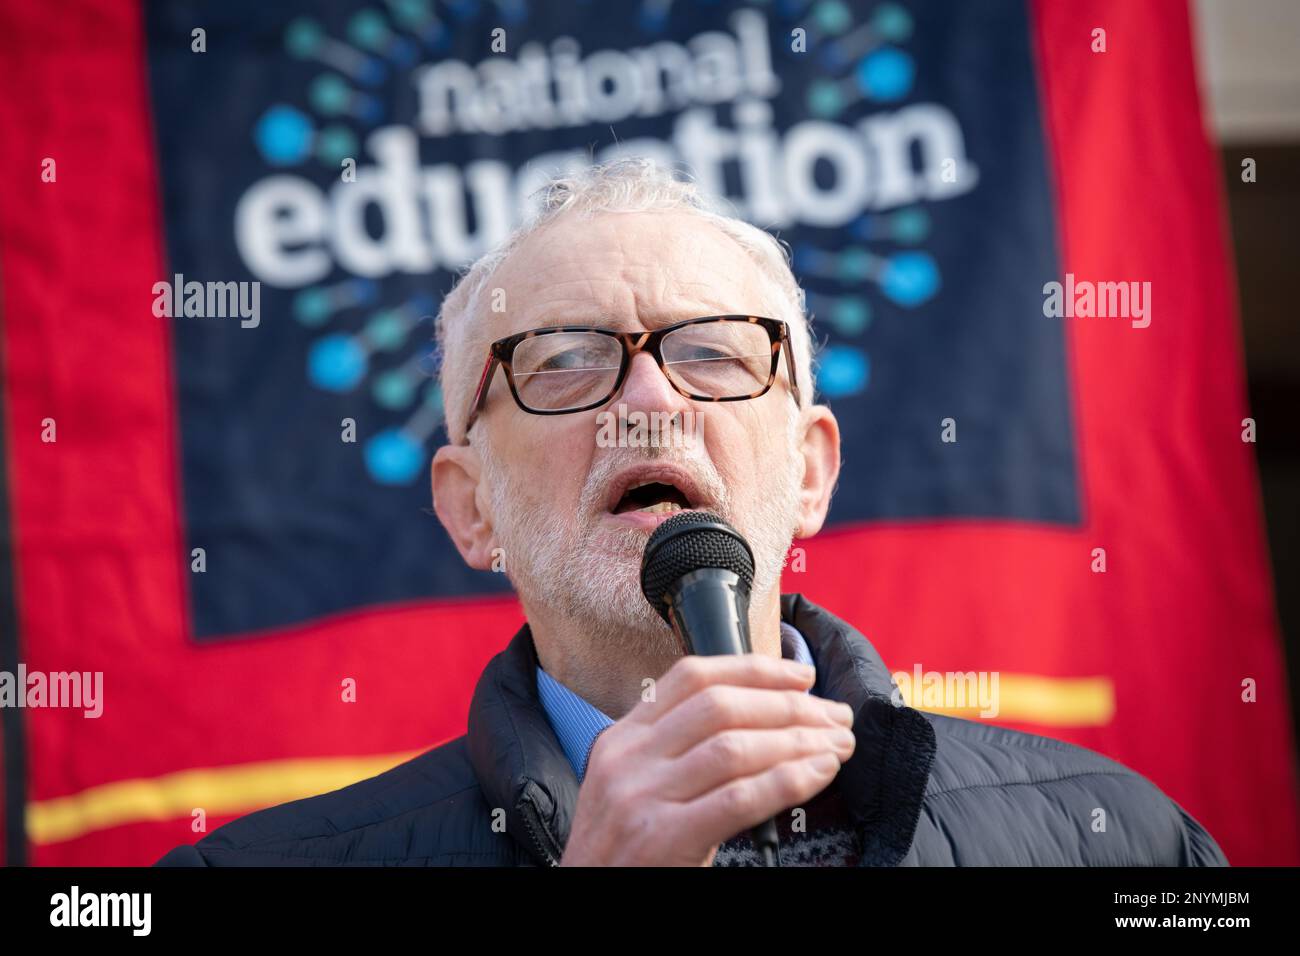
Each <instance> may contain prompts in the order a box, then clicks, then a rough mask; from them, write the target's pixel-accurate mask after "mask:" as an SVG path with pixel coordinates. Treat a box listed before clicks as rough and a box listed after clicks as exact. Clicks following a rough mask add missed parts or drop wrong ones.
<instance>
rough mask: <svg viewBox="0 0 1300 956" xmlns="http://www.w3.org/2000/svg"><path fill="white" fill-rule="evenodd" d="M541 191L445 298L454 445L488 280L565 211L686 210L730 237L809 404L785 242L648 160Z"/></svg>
mask: <svg viewBox="0 0 1300 956" xmlns="http://www.w3.org/2000/svg"><path fill="white" fill-rule="evenodd" d="M541 193H542V201H541V204H540V207H539V208H538V209H537V211H536V213H535V214H534V215H533V216H532V217H531V218H529V219H528V220H526V221H525V222H524V223H523V225H521V226H519V228H517V229H516V230H515V231H514V232H512V233H511V234H510V235H509V236H507V237H506V239H505V240H504V241H503V242H502V243H501V244H500V245H498V246H497V247H496V248H495V249H493V250H492V251H490V252H488V253H485V254H484V255H483V256H482V257H481V258H479V259H478V260H477V261H476V262H475V263H474V264H473V265H472V266H470V268H469V269H468V270H467V271H466V272H465V274H464V275H463V276H462V277H461V278H460V280H459V281H458V282H457V283H456V285H455V286H454V287H453V288H452V290H451V291H450V292H449V293H448V294H447V296H446V298H444V299H443V302H442V308H441V309H440V311H439V313H438V319H437V324H436V337H437V346H438V355H439V358H440V361H439V366H438V379H439V384H440V386H441V388H442V395H443V408H444V410H445V415H446V418H447V434H448V436H449V438H450V439H451V441H453V442H457V443H458V442H460V441H461V440H462V439H463V438H464V435H465V421H466V419H467V418H468V417H469V405H470V402H471V401H472V400H473V397H474V396H473V394H472V390H473V389H474V387H475V386H476V385H477V380H476V377H477V375H478V374H479V372H480V371H481V366H480V365H479V363H478V361H476V357H477V351H470V352H468V354H467V350H469V349H471V348H472V347H473V346H474V345H476V344H477V341H478V339H480V338H482V336H481V335H480V336H475V334H474V331H475V326H476V325H477V323H476V322H475V321H474V319H475V317H476V316H477V315H478V314H479V302H480V297H481V295H482V293H483V290H484V288H485V287H486V286H487V283H488V280H489V279H490V278H491V277H492V274H493V273H494V272H495V271H496V270H497V268H498V267H500V265H501V263H503V262H504V261H505V260H506V258H507V257H508V256H509V255H510V254H511V253H512V252H514V251H515V250H516V249H517V248H518V247H519V245H520V244H521V243H522V242H523V241H524V240H525V239H527V238H528V236H530V235H532V233H534V232H536V231H537V230H538V229H541V228H542V227H543V226H546V225H548V224H550V223H552V222H554V221H555V220H556V219H557V218H558V217H560V216H562V215H565V214H567V213H573V214H576V215H581V216H591V215H594V214H597V213H605V212H650V211H656V212H669V211H671V212H684V213H689V214H690V215H694V216H699V217H700V218H701V219H704V220H706V221H708V222H710V223H712V224H713V225H714V226H716V227H717V228H718V229H720V230H721V231H722V232H723V233H725V234H726V235H728V236H730V237H731V238H732V239H733V240H735V241H736V242H737V243H738V244H739V245H740V246H741V248H742V249H744V250H745V252H746V253H748V254H749V256H750V257H751V258H752V259H753V260H754V261H755V262H756V263H757V265H758V266H759V268H760V269H761V270H762V272H763V275H764V276H765V277H766V278H767V279H768V280H769V282H770V283H771V286H772V290H771V291H772V292H774V293H775V296H774V302H775V303H776V304H777V305H781V306H782V307H783V309H784V312H785V314H784V315H780V316H773V318H782V319H784V320H785V321H786V323H787V324H788V325H789V327H790V336H791V339H792V342H793V345H794V355H795V368H796V375H797V377H798V385H799V390H800V396H801V401H802V404H803V405H805V406H806V405H808V404H810V403H811V401H812V396H813V378H812V373H813V355H812V335H811V333H810V331H809V320H808V316H807V313H806V310H805V307H804V295H803V290H802V289H800V288H799V284H798V283H797V282H796V281H795V278H794V273H793V272H792V271H791V269H790V254H789V249H788V248H787V246H786V245H785V244H784V243H782V242H781V241H780V240H778V239H776V238H775V237H774V236H772V235H771V234H770V233H767V232H765V231H763V230H762V229H759V228H758V227H757V226H753V225H751V224H749V223H748V222H745V221H744V220H743V219H739V218H737V217H735V216H732V215H729V214H727V213H726V212H723V211H721V210H720V209H719V208H718V205H717V204H716V201H713V200H710V199H709V198H708V197H706V196H705V194H704V193H702V192H700V190H699V189H698V187H696V185H695V184H694V183H692V182H684V181H682V180H679V179H676V178H675V177H674V176H673V174H672V172H671V171H669V170H667V169H665V168H664V167H662V166H660V165H658V164H656V163H655V162H653V161H652V160H649V159H645V158H640V157H636V158H625V159H618V160H614V161H612V162H609V163H603V164H599V165H595V166H590V167H587V168H585V169H583V170H581V171H579V172H577V173H575V174H572V175H567V176H562V177H557V178H555V179H552V180H551V181H550V182H549V183H548V184H547V185H546V186H544V187H543V188H542V190H541Z"/></svg>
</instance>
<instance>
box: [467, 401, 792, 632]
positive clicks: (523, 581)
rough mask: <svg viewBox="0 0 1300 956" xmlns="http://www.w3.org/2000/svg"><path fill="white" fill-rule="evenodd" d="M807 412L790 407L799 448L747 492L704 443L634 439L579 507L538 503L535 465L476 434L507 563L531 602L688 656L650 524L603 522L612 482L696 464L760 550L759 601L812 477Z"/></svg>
mask: <svg viewBox="0 0 1300 956" xmlns="http://www.w3.org/2000/svg"><path fill="white" fill-rule="evenodd" d="M798 419H799V416H798V412H797V410H795V409H792V410H791V414H790V416H789V417H788V423H789V428H788V431H789V439H790V440H789V442H787V443H786V447H787V448H789V449H790V454H789V455H788V456H787V457H786V459H785V460H784V461H783V462H781V463H780V467H779V468H774V469H773V470H772V472H771V473H770V474H769V476H768V481H767V482H766V483H764V485H763V486H762V487H761V488H755V489H753V490H752V500H751V496H750V495H746V496H745V500H743V501H742V500H738V496H736V495H735V494H733V493H732V492H731V490H730V489H729V488H728V487H727V484H726V482H724V481H723V479H722V477H721V475H719V474H718V472H717V470H716V468H715V467H714V466H713V463H712V462H711V461H709V460H708V458H707V457H705V456H704V454H703V449H702V447H699V448H696V449H694V450H693V451H682V450H680V449H674V448H667V447H658V448H656V447H653V446H643V447H631V448H622V449H616V450H612V451H610V452H609V453H608V454H606V455H605V456H603V457H598V458H597V459H596V461H595V463H594V464H593V466H592V469H591V472H590V473H589V474H588V476H587V480H586V482H585V483H584V485H583V489H582V494H581V495H580V498H579V503H578V511H577V514H576V515H568V514H564V513H561V512H560V511H558V510H556V509H555V508H553V507H551V506H550V505H548V504H546V503H544V502H538V503H533V502H532V498H531V497H530V495H529V494H528V493H527V491H525V489H528V490H535V489H536V488H537V485H538V479H537V477H536V476H535V475H529V476H527V477H524V476H518V477H516V476H514V475H511V474H508V473H506V472H504V471H503V469H501V468H500V467H499V463H498V462H497V461H495V460H494V458H493V456H492V454H491V451H490V449H489V448H487V447H486V443H483V444H476V447H477V448H478V450H479V455H480V459H481V461H482V464H483V478H484V480H485V481H486V482H487V483H488V488H489V494H490V498H491V502H492V518H493V522H494V528H495V531H496V536H497V539H498V544H499V546H500V547H501V548H502V549H503V550H504V564H505V573H506V576H507V577H508V578H509V580H510V583H511V584H512V585H513V586H514V588H515V591H516V592H517V593H518V594H519V597H520V599H521V600H522V601H523V603H524V605H525V606H526V607H528V606H531V607H545V608H547V609H548V610H549V611H551V612H552V613H555V614H557V615H559V616H561V617H563V618H564V619H566V620H569V621H573V622H575V623H576V624H578V625H579V627H580V628H581V629H582V631H583V632H584V633H586V634H588V635H589V636H590V638H591V640H592V641H599V642H602V643H604V644H607V645H609V646H610V647H618V648H621V649H622V650H623V651H624V652H625V653H628V654H633V655H637V656H642V655H653V656H663V657H667V656H679V655H680V654H681V653H682V647H681V644H680V642H679V641H678V640H677V638H676V636H675V635H674V634H673V632H672V630H671V629H670V628H669V627H668V625H667V624H666V623H665V622H664V620H663V618H661V617H660V616H659V614H658V613H657V612H656V611H655V609H654V608H652V607H651V606H650V603H649V602H648V601H647V600H646V599H645V596H644V595H643V594H642V592H641V556H642V553H643V552H644V551H645V545H646V542H647V541H648V540H649V538H650V533H651V532H649V531H646V530H641V529H634V528H609V527H601V519H602V517H603V515H604V514H605V505H606V494H607V491H608V488H609V482H610V480H611V479H612V478H613V476H614V475H615V474H617V473H618V472H619V471H621V470H623V469H624V468H626V467H627V466H628V465H629V464H632V463H633V462H637V461H645V460H650V461H671V462H673V463H674V464H678V465H680V466H681V467H682V468H684V469H686V470H687V471H689V473H690V474H691V475H692V477H693V478H694V480H695V481H696V483H697V484H698V486H699V490H700V493H701V495H702V497H703V500H705V501H708V502H710V504H709V506H708V508H709V510H711V511H714V512H715V513H717V514H718V515H720V516H721V517H722V518H723V519H724V520H726V521H727V522H728V523H730V524H731V525H732V526H733V527H734V528H736V530H737V531H739V532H740V533H741V534H742V535H744V537H745V539H746V540H747V541H748V542H749V545H750V548H751V549H752V550H753V552H754V583H753V587H752V589H751V598H750V606H751V608H758V607H761V606H762V603H763V602H764V601H765V600H766V598H767V597H768V596H769V595H770V594H771V592H772V589H773V588H776V587H778V586H779V585H780V579H781V569H782V568H783V566H784V564H785V559H786V555H787V553H788V551H789V549H790V542H791V540H792V539H793V537H794V530H795V527H796V524H797V514H798V507H799V490H800V485H801V483H802V480H803V466H802V459H801V458H800V457H799V456H798V455H796V454H795V453H794V450H795V444H794V437H795V425H796V424H797V422H798Z"/></svg>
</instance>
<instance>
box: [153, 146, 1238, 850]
mask: <svg viewBox="0 0 1300 956" xmlns="http://www.w3.org/2000/svg"><path fill="white" fill-rule="evenodd" d="M438 336H439V343H440V346H441V352H442V366H441V372H440V374H441V382H442V388H443V396H444V404H445V408H446V416H447V433H448V436H449V442H450V443H449V444H447V445H445V446H444V447H442V448H440V449H439V450H438V452H437V454H436V455H435V456H434V459H433V467H432V484H433V500H434V507H435V509H436V511H437V514H438V517H439V519H440V520H441V521H442V524H443V526H444V527H445V528H446V529H447V532H448V534H449V535H450V537H451V539H452V541H453V542H455V545H456V547H457V549H458V550H459V551H460V554H461V555H462V557H463V558H464V559H465V561H466V562H467V563H468V564H469V565H471V566H472V567H475V568H480V569H488V568H492V567H494V566H495V567H502V566H504V570H505V572H506V574H507V576H508V578H509V580H510V582H511V584H512V585H513V586H514V588H515V590H516V592H517V593H518V596H519V599H520V602H521V603H522V605H523V608H524V611H525V614H526V616H527V623H526V624H525V625H524V627H523V628H522V629H521V630H520V631H519V632H518V633H517V634H516V635H515V636H514V638H513V639H512V640H511V641H510V643H509V646H508V647H507V648H506V649H505V650H504V651H502V652H501V653H500V654H498V655H497V656H496V657H494V658H493V659H492V661H491V662H490V663H489V664H488V666H487V668H486V670H485V671H484V672H483V674H482V676H481V677H480V679H479V682H478V685H477V687H476V689H475V692H474V696H473V700H472V703H471V705H470V712H469V719H468V730H467V733H466V734H465V735H464V736H462V737H459V738H457V739H456V740H453V741H451V742H449V743H446V744H444V745H442V746H440V747H437V748H435V749H433V750H430V751H429V752H427V753H425V754H423V755H421V756H419V757H417V758H415V759H414V760H411V761H409V762H407V763H405V764H403V765H401V766H399V767H396V768H394V769H392V770H390V771H388V772H386V773H383V774H380V775H379V776H377V777H374V778H372V779H369V780H365V781H362V782H360V783H357V784H354V785H352V786H349V787H345V788H343V789H341V790H337V791H335V792H333V793H327V794H324V795H321V796H317V797H312V798H308V799H304V800H298V801H294V802H292V803H287V804H284V805H282V806H278V807H273V808H271V809H267V810H262V811H259V812H257V813H253V814H249V815H248V816H246V817H243V818H241V819H239V820H237V821H235V822H233V823H230V824H228V825H226V826H224V827H221V828H220V829H218V830H216V831H215V832H213V833H212V834H210V835H209V836H207V837H206V838H204V839H203V840H201V841H200V842H199V843H198V844H197V845H195V846H182V847H178V848H176V849H175V850H172V851H171V852H170V853H168V854H167V855H166V856H165V857H163V859H162V860H161V861H160V864H162V865H209V866H223V865H250V864H263V865H294V864H309V865H331V864H350V865H360V864H373V865H393V864H425V865H475V866H482V865H488V866H494V865H552V866H554V865H561V866H593V865H670V866H679V865H680V866H711V865H712V866H724V865H725V866H734V865H764V864H771V863H777V864H778V865H783V866H800V865H805V866H806V865H812V866H859V865H861V866H893V865H921V866H948V865H1119V866H1199V865H1225V864H1226V863H1227V861H1226V859H1225V858H1224V855H1223V853H1222V851H1221V850H1220V849H1219V847H1218V845H1217V844H1216V843H1215V841H1214V839H1213V838H1212V837H1211V836H1210V835H1209V834H1208V833H1207V832H1206V831H1205V830H1204V828H1202V827H1201V826H1200V825H1199V824H1198V823H1197V822H1196V821H1195V820H1194V819H1192V817H1191V816H1189V815H1188V814H1187V813H1186V812H1185V811H1184V810H1183V809H1182V808H1181V807H1180V806H1179V805H1178V804H1177V803H1175V802H1174V801H1172V800H1171V799H1169V798H1168V797H1167V796H1165V795H1164V794H1163V793H1162V792H1161V791H1160V790H1159V789H1158V788H1157V787H1155V785H1154V784H1152V783H1151V782H1150V781H1148V780H1146V779H1145V778H1144V777H1142V776H1140V775H1139V774H1137V773H1134V772H1133V771H1130V770H1128V769H1126V768H1125V767H1123V766H1121V765H1119V764H1117V763H1115V762H1114V761H1112V760H1110V759H1107V758H1106V757H1103V756H1101V755H1100V754H1097V753H1094V752H1092V751H1090V750H1086V749H1083V748H1080V747H1076V746H1072V745H1069V744H1065V743H1061V742H1058V741H1054V740H1050V739H1047V738H1044V737H1038V736H1033V735H1029V734H1023V733H1017V732H1013V731H1010V730H1005V729H1002V728H998V727H994V726H991V725H986V724H981V723H975V722H972V721H965V720H959V719H956V718H952V717H946V716H940V715H936V714H929V713H922V712H920V711H917V710H914V709H912V708H910V707H906V706H903V705H902V701H901V699H900V698H899V696H898V693H897V688H896V687H895V686H894V685H893V682H892V680H891V678H890V674H889V671H888V670H887V669H886V667H885V664H884V662H883V661H882V660H881V658H880V656H879V655H878V654H877V653H876V651H875V649H874V648H873V647H872V646H871V644H870V643H868V642H867V640H866V639H865V638H864V637H863V636H862V635H861V634H859V633H858V632H857V631H855V630H854V629H853V628H852V627H850V626H849V625H848V624H846V623H845V622H844V621H841V620H839V619H838V618H836V617H835V616H834V615H833V614H832V613H830V612H829V611H827V610H824V609H822V608H820V607H817V606H816V605H814V604H812V603H811V602H809V601H807V600H805V599H804V598H802V597H801V596H800V595H797V594H786V595H782V594H781V592H780V577H781V570H782V566H783V564H784V561H785V556H786V554H787V552H788V550H789V547H790V544H791V541H792V539H793V538H796V537H798V538H803V537H808V536H810V535H813V534H816V533H817V531H818V530H819V529H820V528H821V526H822V523H823V521H824V520H825V517H826V513H827V510H828V508H829V505H830V499H831V494H832V492H833V491H834V488H835V484H836V480H837V477H838V475H839V465H840V442H839V429H838V427H837V425H836V421H835V417H834V415H833V414H832V413H831V411H830V409H829V408H827V407H826V406H823V405H818V404H815V403H814V401H813V399H814V395H813V379H812V358H813V356H812V338H811V335H810V333H809V328H808V320H807V317H806V315H805V313H804V309H803V301H802V296H801V294H800V291H799V288H798V286H797V284H796V282H795V279H794V276H793V275H792V273H791V271H790V268H789V265H788V261H787V259H786V257H785V254H784V252H783V249H782V247H781V246H780V245H779V244H778V243H777V242H776V241H775V240H774V239H773V238H772V237H771V236H770V235H768V234H767V233H765V232H763V231H762V230H759V229H757V228H755V227H753V226H750V225H748V224H747V223H744V222H742V221H740V220H737V219H733V218H729V217H727V216H725V215H722V214H720V213H718V212H715V211H713V210H712V209H710V208H709V207H708V205H707V204H706V203H705V202H704V200H703V199H702V198H701V197H700V195H699V194H698V193H697V192H696V190H695V189H694V187H692V186H691V185H689V184H686V183H681V182H678V181H676V180H675V179H673V177H672V176H671V175H669V174H668V173H667V172H665V171H663V170H661V169H658V168H656V167H655V166H654V165H652V164H650V163H648V162H644V161H639V160H627V161H622V162H618V163H613V164H609V165H606V166H601V167H595V168H593V169H591V170H589V171H587V172H584V173H582V174H580V175H578V176H575V177H572V178H568V179H561V180H557V181H555V182H553V183H552V184H551V186H550V187H549V188H548V190H547V192H546V195H545V199H544V201H543V203H542V206H541V209H540V211H539V213H538V215H537V216H536V217H534V218H533V219H532V220H531V221H530V222H528V223H527V224H525V225H524V226H523V227H521V228H520V229H519V230H518V231H517V232H516V233H514V234H513V235H512V236H511V237H510V238H509V239H507V241H506V242H505V243H503V245H502V246H501V247H499V248H498V249H496V250H494V251H493V252H491V253H489V254H488V255H486V256H484V257H483V258H482V259H480V260H479V261H478V262H477V263H475V264H474V266H473V267H472V268H471V269H470V271H469V272H468V273H467V274H466V275H465V276H464V278H463V279H462V280H461V281H460V282H459V283H458V285H457V286H456V288H455V289H454V290H453V291H452V292H451V293H450V294H449V295H448V296H447V298H446V300H445V302H444V303H443V307H442V311H441V314H440V316H439V320H438ZM629 421H636V422H637V423H638V424H641V423H644V422H651V423H658V426H662V427H654V428H651V429H650V435H649V437H650V438H651V439H652V440H635V441H634V440H630V439H628V438H627V436H628V435H629V434H636V435H640V436H641V437H646V432H645V430H644V429H640V430H639V431H638V430H633V431H632V432H629V431H628V429H627V428H626V427H625V426H626V424H627V422H629ZM611 422H616V423H617V424H616V425H615V427H611ZM669 426H671V429H670V427H669ZM661 432H662V433H663V434H661ZM611 435H612V436H616V437H615V440H610V436H611ZM665 435H666V436H667V438H666V440H657V439H659V438H663V437H664V436H665ZM674 516H678V517H674ZM692 522H695V523H696V524H697V525H699V526H698V527H694V526H692ZM670 525H671V526H670ZM679 532H683V533H679ZM705 532H707V533H708V534H710V535H712V538H710V539H709V540H710V541H712V542H715V543H716V542H721V543H722V544H723V545H726V546H727V547H724V548H723V549H722V552H720V553H725V554H729V555H731V556H733V557H735V556H739V559H740V560H739V564H741V565H743V568H742V569H741V570H739V571H735V570H729V569H728V568H726V567H723V568H721V569H717V568H714V567H713V565H714V564H715V563H717V562H715V561H714V559H713V557H712V554H713V552H712V551H711V550H710V548H709V547H706V546H701V545H700V544H699V542H700V541H702V540H704V539H701V538H698V537H696V538H688V537H686V536H685V534H686V533H689V534H699V533H705ZM661 535H662V536H664V537H665V538H672V539H673V540H671V541H666V542H665V543H664V546H663V548H659V549H658V551H660V552H664V553H668V552H667V549H668V548H669V547H670V546H672V547H673V548H675V550H674V551H673V552H672V557H673V559H674V560H676V561H678V564H677V565H674V566H673V567H672V568H670V573H668V574H667V576H666V577H663V578H662V581H660V584H662V583H663V581H669V579H672V580H673V581H676V580H678V578H677V575H678V572H679V571H680V573H681V575H682V576H681V578H680V580H681V581H685V580H687V579H688V578H689V579H690V580H693V581H699V580H701V574H702V573H703V576H704V578H710V575H712V576H713V578H716V579H718V580H723V579H725V580H726V581H727V582H729V584H728V587H727V588H721V589H719V588H715V589H714V591H713V592H712V593H713V594H714V595H715V596H716V595H718V594H732V595H735V596H736V597H737V599H736V603H735V604H734V605H733V606H734V608H735V609H736V610H735V613H734V614H732V615H731V617H730V620H729V624H728V626H730V627H731V629H732V630H734V631H735V633H736V634H740V635H743V636H741V637H739V638H735V639H733V640H732V642H731V643H730V644H727V643H725V642H723V643H721V644H719V643H718V636H717V634H714V633H707V634H706V633H688V632H689V631H690V628H689V627H687V626H686V625H685V624H684V623H683V617H682V614H681V613H680V612H681V608H682V607H683V606H684V604H685V598H684V597H682V596H681V595H682V594H684V593H685V592H684V590H683V589H682V588H678V589H677V590H673V589H672V588H674V587H676V585H675V584H671V583H670V584H669V585H664V586H657V585H653V584H651V583H648V582H647V580H643V563H645V564H646V565H647V568H646V569H645V570H646V575H645V576H646V577H653V576H654V573H657V572H655V569H654V568H651V567H650V561H651V557H652V556H651V555H649V554H647V544H648V543H649V542H651V539H652V536H655V537H656V545H657V544H658V537H659V536H661ZM706 544H707V542H706ZM728 548H729V549H730V550H728ZM652 550H653V548H652ZM655 557H656V558H657V557H658V555H657V554H656V555H655ZM727 560H728V561H730V560H731V559H730V558H727ZM682 562H685V563H684V564H683V563H682ZM692 562H693V563H692ZM661 563H662V562H661ZM656 567H658V565H656ZM715 572H716V573H715ZM652 598H658V600H657V602H656V603H655V604H652V603H651V599H652ZM675 602H676V603H675ZM706 617H707V615H704V616H703V617H702V618H701V619H703V618H706ZM742 618H743V620H742ZM709 620H712V621H714V622H715V623H716V622H719V621H721V622H723V623H728V614H726V613H722V614H716V615H714V616H713V617H712V618H709ZM669 621H672V622H673V624H674V626H670V624H669ZM711 628H712V630H717V627H715V626H713V625H708V624H700V625H696V626H695V631H697V632H699V631H710V629H711ZM724 629H725V628H724ZM710 642H712V643H710ZM746 644H748V646H749V647H750V648H752V651H753V652H752V653H740V651H742V650H744V645H746ZM706 646H707V647H708V648H711V650H708V649H702V648H705V647H706ZM719 647H721V648H723V649H724V650H725V649H731V650H733V651H735V652H733V653H720V652H719V651H718V648H719ZM1099 820H1101V821H1103V825H1101V826H1098V821H1099ZM772 837H775V839H774V840H773V839H772Z"/></svg>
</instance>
